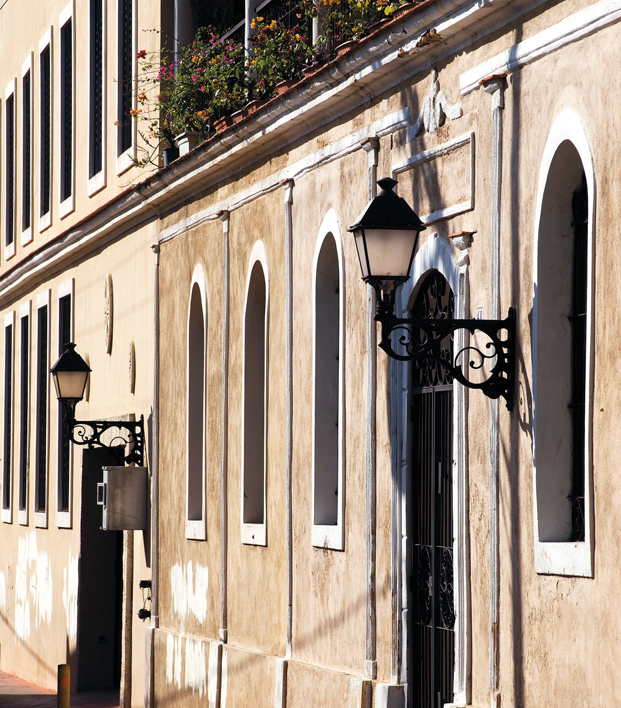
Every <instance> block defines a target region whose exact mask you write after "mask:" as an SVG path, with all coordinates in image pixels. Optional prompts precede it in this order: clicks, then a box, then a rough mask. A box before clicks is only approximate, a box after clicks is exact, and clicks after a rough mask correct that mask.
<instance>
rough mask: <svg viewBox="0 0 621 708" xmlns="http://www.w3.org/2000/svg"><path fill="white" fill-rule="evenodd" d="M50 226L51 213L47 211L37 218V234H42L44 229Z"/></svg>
mask: <svg viewBox="0 0 621 708" xmlns="http://www.w3.org/2000/svg"><path fill="white" fill-rule="evenodd" d="M51 225H52V211H51V210H50V211H48V212H47V213H46V214H43V216H40V217H39V233H43V231H45V230H46V229H49V228H50V226H51Z"/></svg>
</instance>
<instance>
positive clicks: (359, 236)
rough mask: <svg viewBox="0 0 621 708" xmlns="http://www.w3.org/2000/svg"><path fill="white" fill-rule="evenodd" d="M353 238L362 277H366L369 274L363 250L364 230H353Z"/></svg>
mask: <svg viewBox="0 0 621 708" xmlns="http://www.w3.org/2000/svg"><path fill="white" fill-rule="evenodd" d="M354 238H355V239H356V249H357V251H358V260H359V261H360V269H361V270H362V277H363V278H366V277H367V276H368V275H369V264H368V263H367V256H366V253H365V252H364V231H363V230H362V229H356V231H354Z"/></svg>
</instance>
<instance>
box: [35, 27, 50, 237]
mask: <svg viewBox="0 0 621 708" xmlns="http://www.w3.org/2000/svg"><path fill="white" fill-rule="evenodd" d="M52 31H53V27H52V26H50V28H49V29H48V30H46V32H45V34H44V35H43V37H41V39H40V40H39V71H38V74H39V83H38V88H39V94H38V101H37V106H38V107H39V112H38V115H37V121H36V122H37V125H38V126H39V130H38V133H39V138H38V142H39V151H38V160H39V189H38V193H39V204H38V206H39V209H38V218H39V233H42V232H43V231H45V230H46V229H49V228H50V226H51V225H52V206H53V203H54V199H53V196H54V149H53V146H54V45H53V43H52ZM48 47H49V51H50V208H49V209H48V211H47V212H46V213H45V214H41V158H42V153H43V134H42V129H43V126H42V125H41V80H42V77H41V55H42V54H43V53H44V52H45V50H46V49H47V48H48ZM33 122H34V121H33Z"/></svg>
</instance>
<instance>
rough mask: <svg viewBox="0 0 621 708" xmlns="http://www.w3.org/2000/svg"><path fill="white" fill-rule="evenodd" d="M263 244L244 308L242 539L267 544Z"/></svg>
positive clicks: (254, 261)
mask: <svg viewBox="0 0 621 708" xmlns="http://www.w3.org/2000/svg"><path fill="white" fill-rule="evenodd" d="M266 274H267V258H266V256H265V249H264V248H263V244H261V243H260V242H257V243H256V244H255V248H254V249H253V255H252V257H251V261H250V274H249V277H248V284H247V289H246V307H245V312H244V393H243V411H244V413H243V416H244V417H243V424H244V428H243V477H242V542H243V543H249V544H254V545H265V544H266V543H267V534H266V508H265V506H266V495H265V489H266V477H267V474H266V466H267V346H268V338H267V333H268V316H267V313H268V308H267V305H268V280H267V277H266Z"/></svg>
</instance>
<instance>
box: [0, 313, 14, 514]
mask: <svg viewBox="0 0 621 708" xmlns="http://www.w3.org/2000/svg"><path fill="white" fill-rule="evenodd" d="M8 327H12V328H13V336H12V339H11V345H12V347H13V352H12V357H11V452H10V460H9V466H10V474H9V487H10V489H9V506H8V507H7V508H6V509H5V508H4V460H5V458H6V450H5V449H4V430H5V425H6V420H5V418H4V411H5V407H4V376H5V366H6V363H5V362H6V351H5V350H4V347H5V344H6V330H7V328H8ZM2 347H3V350H2V351H3V359H2V361H3V367H2V391H3V394H2V396H3V405H2V521H3V522H4V523H5V524H12V523H13V494H14V491H15V484H14V477H15V469H14V464H13V463H14V461H15V444H14V443H15V312H9V313H8V314H6V315H5V316H4V329H3V332H2Z"/></svg>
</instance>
